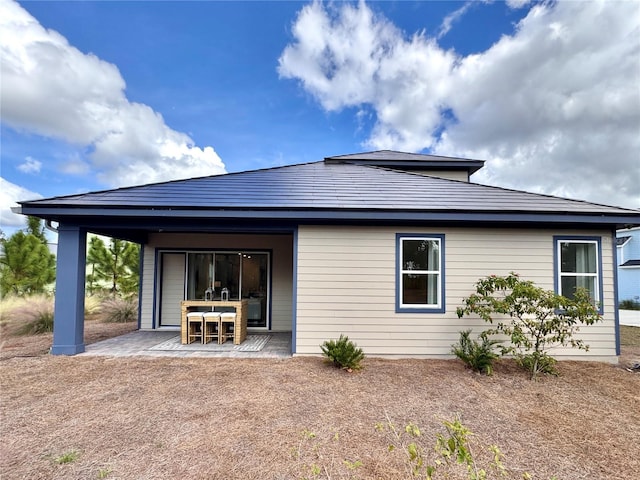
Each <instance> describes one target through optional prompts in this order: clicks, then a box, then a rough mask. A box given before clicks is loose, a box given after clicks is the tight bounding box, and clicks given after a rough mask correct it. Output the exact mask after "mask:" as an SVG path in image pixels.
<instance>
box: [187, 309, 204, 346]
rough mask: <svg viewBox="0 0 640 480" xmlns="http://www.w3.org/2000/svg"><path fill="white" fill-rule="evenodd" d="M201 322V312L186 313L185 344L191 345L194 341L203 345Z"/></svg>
mask: <svg viewBox="0 0 640 480" xmlns="http://www.w3.org/2000/svg"><path fill="white" fill-rule="evenodd" d="M202 322H203V318H202V312H189V313H187V343H193V342H195V341H196V340H200V341H201V342H202V343H204V337H203V330H202Z"/></svg>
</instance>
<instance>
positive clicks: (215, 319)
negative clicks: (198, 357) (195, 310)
mask: <svg viewBox="0 0 640 480" xmlns="http://www.w3.org/2000/svg"><path fill="white" fill-rule="evenodd" d="M202 318H203V322H204V323H203V325H204V340H203V341H202V343H209V342H210V341H211V340H213V339H215V340H216V341H217V343H222V342H221V341H220V340H221V338H220V332H221V329H220V312H204V314H203V315H202Z"/></svg>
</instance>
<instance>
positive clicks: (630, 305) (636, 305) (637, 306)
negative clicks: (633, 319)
mask: <svg viewBox="0 0 640 480" xmlns="http://www.w3.org/2000/svg"><path fill="white" fill-rule="evenodd" d="M619 307H620V309H621V310H640V302H637V301H635V300H622V301H621V302H620V305H619Z"/></svg>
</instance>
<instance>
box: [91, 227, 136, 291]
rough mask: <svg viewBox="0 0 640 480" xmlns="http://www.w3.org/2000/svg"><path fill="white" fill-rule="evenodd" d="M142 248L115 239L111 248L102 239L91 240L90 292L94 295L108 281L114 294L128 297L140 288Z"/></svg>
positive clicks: (110, 245)
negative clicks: (139, 272)
mask: <svg viewBox="0 0 640 480" xmlns="http://www.w3.org/2000/svg"><path fill="white" fill-rule="evenodd" d="M139 259H140V247H139V246H138V245H136V244H135V243H131V242H127V241H125V240H118V239H115V238H112V239H111V241H110V243H109V247H108V248H107V247H106V246H105V244H104V242H103V241H102V239H100V238H99V237H92V238H91V240H90V241H89V251H88V253H87V265H88V266H89V273H88V275H87V289H88V290H89V292H90V293H94V292H95V291H96V290H97V289H99V286H98V285H99V283H100V282H106V283H108V284H109V285H110V286H109V288H108V290H109V292H110V293H111V294H112V295H114V296H115V295H116V294H121V295H128V294H131V293H135V292H136V291H137V289H138V280H139V278H138V277H139V274H138V264H139Z"/></svg>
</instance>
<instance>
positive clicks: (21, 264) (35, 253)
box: [0, 219, 56, 296]
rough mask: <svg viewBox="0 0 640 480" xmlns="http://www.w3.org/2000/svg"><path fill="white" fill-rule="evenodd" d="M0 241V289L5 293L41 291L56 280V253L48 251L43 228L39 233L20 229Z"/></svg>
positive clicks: (26, 293) (18, 293) (22, 293)
mask: <svg viewBox="0 0 640 480" xmlns="http://www.w3.org/2000/svg"><path fill="white" fill-rule="evenodd" d="M36 220H37V219H36ZM38 222H39V221H38ZM32 225H34V226H35V223H33V222H32ZM0 242H1V244H2V254H1V255H0V292H1V293H2V295H3V296H4V295H6V294H7V293H14V294H16V295H29V294H34V293H42V292H44V289H45V287H46V286H47V285H48V284H50V283H51V282H53V281H54V280H55V276H56V273H55V272H56V270H55V267H56V261H55V256H54V255H53V254H52V253H51V252H49V248H48V247H47V243H46V239H45V238H44V232H43V231H42V230H40V235H34V234H32V233H25V232H23V231H18V232H16V233H14V234H13V235H11V237H9V238H8V239H1V240H0Z"/></svg>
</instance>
